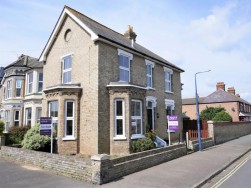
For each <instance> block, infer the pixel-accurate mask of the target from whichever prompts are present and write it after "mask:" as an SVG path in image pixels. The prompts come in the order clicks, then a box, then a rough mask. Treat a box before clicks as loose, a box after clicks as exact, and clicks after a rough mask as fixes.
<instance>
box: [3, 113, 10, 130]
mask: <svg viewBox="0 0 251 188" xmlns="http://www.w3.org/2000/svg"><path fill="white" fill-rule="evenodd" d="M9 128H10V110H6V111H5V131H4V132H8V129H9Z"/></svg>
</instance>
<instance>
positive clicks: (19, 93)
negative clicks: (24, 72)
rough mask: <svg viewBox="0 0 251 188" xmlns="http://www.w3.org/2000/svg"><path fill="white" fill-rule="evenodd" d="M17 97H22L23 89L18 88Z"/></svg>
mask: <svg viewBox="0 0 251 188" xmlns="http://www.w3.org/2000/svg"><path fill="white" fill-rule="evenodd" d="M16 97H21V89H20V88H16Z"/></svg>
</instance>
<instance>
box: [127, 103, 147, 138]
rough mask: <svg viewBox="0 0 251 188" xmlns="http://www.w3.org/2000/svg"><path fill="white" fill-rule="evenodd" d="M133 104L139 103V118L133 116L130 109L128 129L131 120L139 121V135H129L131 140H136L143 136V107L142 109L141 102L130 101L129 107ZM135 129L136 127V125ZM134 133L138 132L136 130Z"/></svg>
mask: <svg viewBox="0 0 251 188" xmlns="http://www.w3.org/2000/svg"><path fill="white" fill-rule="evenodd" d="M133 102H136V103H140V116H133V114H132V109H131V124H130V128H131V126H132V122H133V120H140V133H136V134H132V135H131V139H138V138H142V137H144V135H143V107H142V104H143V103H142V101H141V100H138V99H132V100H131V105H132V103H133ZM136 122H137V121H136ZM136 127H137V125H136ZM136 132H138V131H137V130H136Z"/></svg>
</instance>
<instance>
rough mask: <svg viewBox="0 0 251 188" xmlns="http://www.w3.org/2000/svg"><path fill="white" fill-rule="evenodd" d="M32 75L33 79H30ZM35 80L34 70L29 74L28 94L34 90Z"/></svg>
mask: <svg viewBox="0 0 251 188" xmlns="http://www.w3.org/2000/svg"><path fill="white" fill-rule="evenodd" d="M31 76H32V80H30V78H31ZM33 82H34V74H33V72H30V73H28V75H27V94H30V93H32V92H33Z"/></svg>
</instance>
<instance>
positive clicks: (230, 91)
mask: <svg viewBox="0 0 251 188" xmlns="http://www.w3.org/2000/svg"><path fill="white" fill-rule="evenodd" d="M227 92H228V93H230V94H232V95H235V89H234V87H229V88H228V89H227Z"/></svg>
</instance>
